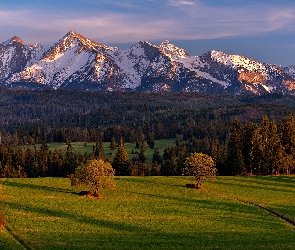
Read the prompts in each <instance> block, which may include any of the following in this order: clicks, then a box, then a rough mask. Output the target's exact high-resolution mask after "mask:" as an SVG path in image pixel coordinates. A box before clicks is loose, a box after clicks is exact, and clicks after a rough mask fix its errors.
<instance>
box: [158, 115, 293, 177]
mask: <svg viewBox="0 0 295 250" xmlns="http://www.w3.org/2000/svg"><path fill="white" fill-rule="evenodd" d="M191 152H203V153H207V154H209V155H210V156H212V157H213V159H214V160H215V162H216V167H217V169H218V173H219V175H280V174H284V175H290V174H295V119H294V116H293V115H289V116H288V117H285V118H283V119H282V120H279V121H277V122H276V121H274V120H271V119H269V118H268V117H267V116H265V117H263V118H262V121H261V122H260V123H254V122H247V123H245V124H243V123H241V121H240V120H238V119H235V121H234V122H233V124H232V126H231V130H230V133H229V137H228V138H227V140H226V141H225V142H224V141H220V140H214V139H210V138H204V139H203V140H202V139H201V140H200V139H197V138H191V139H190V140H189V142H187V143H184V144H182V145H178V146H175V147H170V148H167V149H165V152H164V155H163V162H162V165H161V168H163V170H162V173H163V172H164V173H167V174H168V175H180V174H181V173H182V168H183V167H184V161H185V158H186V157H187V156H188V155H189V154H190V153H191Z"/></svg>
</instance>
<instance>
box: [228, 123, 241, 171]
mask: <svg viewBox="0 0 295 250" xmlns="http://www.w3.org/2000/svg"><path fill="white" fill-rule="evenodd" d="M241 135H242V126H241V123H240V121H239V120H238V119H237V118H236V119H235V121H234V123H233V125H232V128H231V130H230V137H229V141H228V145H227V153H226V161H225V164H226V170H227V171H226V172H227V174H229V175H240V174H243V173H244V172H245V163H244V157H243V154H242V148H243V147H242V137H241Z"/></svg>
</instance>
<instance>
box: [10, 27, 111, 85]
mask: <svg viewBox="0 0 295 250" xmlns="http://www.w3.org/2000/svg"><path fill="white" fill-rule="evenodd" d="M115 49H116V48H113V47H107V46H105V45H102V44H99V43H96V42H93V41H91V40H89V39H86V38H84V37H83V36H81V35H79V34H77V33H75V32H73V31H70V32H69V33H68V34H67V35H66V36H64V37H63V38H62V39H61V40H60V41H59V42H58V43H56V44H55V45H54V46H53V47H52V48H50V49H49V50H48V51H47V52H46V54H45V55H44V57H43V58H42V59H41V60H39V61H38V62H36V63H35V64H33V65H30V66H29V67H27V68H26V69H25V70H24V71H22V72H20V73H17V74H14V75H13V76H12V77H11V78H10V79H9V81H8V82H17V81H30V82H38V83H42V84H49V85H52V86H53V87H54V88H58V87H59V86H60V85H61V84H63V83H64V82H65V81H66V80H67V79H68V78H69V77H70V76H72V75H73V74H74V73H75V72H77V71H79V70H80V69H81V68H83V67H85V65H86V64H90V67H92V68H94V66H95V63H96V57H97V54H100V53H103V52H105V51H109V50H115Z"/></svg>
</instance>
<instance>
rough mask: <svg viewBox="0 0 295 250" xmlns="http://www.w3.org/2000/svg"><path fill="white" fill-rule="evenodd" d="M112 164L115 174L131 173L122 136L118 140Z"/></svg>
mask: <svg viewBox="0 0 295 250" xmlns="http://www.w3.org/2000/svg"><path fill="white" fill-rule="evenodd" d="M112 166H113V168H114V169H115V171H116V175H118V176H125V175H130V174H131V162H130V160H129V159H128V153H127V151H126V148H125V145H124V143H123V140H122V138H121V139H120V141H119V145H118V150H117V153H116V156H115V158H114V161H113V163H112Z"/></svg>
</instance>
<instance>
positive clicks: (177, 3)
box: [169, 0, 196, 6]
mask: <svg viewBox="0 0 295 250" xmlns="http://www.w3.org/2000/svg"><path fill="white" fill-rule="evenodd" d="M169 4H170V5H172V6H192V5H195V4H196V3H195V2H192V1H179V0H172V1H170V2H169Z"/></svg>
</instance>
